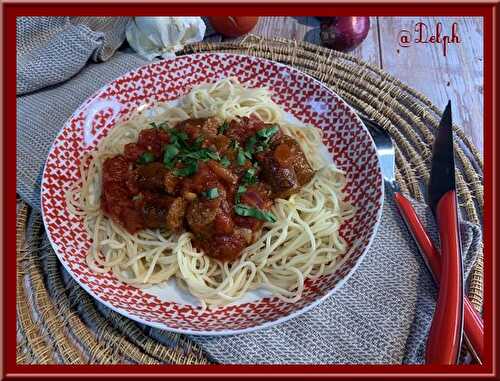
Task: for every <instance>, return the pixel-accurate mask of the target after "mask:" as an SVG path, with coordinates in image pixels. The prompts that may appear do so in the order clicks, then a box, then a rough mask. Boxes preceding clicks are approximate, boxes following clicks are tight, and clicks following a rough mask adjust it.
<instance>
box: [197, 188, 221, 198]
mask: <svg viewBox="0 0 500 381" xmlns="http://www.w3.org/2000/svg"><path fill="white" fill-rule="evenodd" d="M201 194H202V195H203V196H205V197H206V198H208V199H209V200H213V199H214V198H217V197H219V189H217V188H210V189H209V190H207V191H206V192H202V193H201Z"/></svg>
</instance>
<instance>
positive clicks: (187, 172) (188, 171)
mask: <svg viewBox="0 0 500 381" xmlns="http://www.w3.org/2000/svg"><path fill="white" fill-rule="evenodd" d="M196 171H198V163H197V162H196V161H191V162H189V163H188V164H187V165H186V166H185V167H183V168H178V169H176V170H174V175H175V176H179V177H185V176H191V175H194V174H195V173H196Z"/></svg>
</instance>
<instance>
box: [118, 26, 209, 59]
mask: <svg viewBox="0 0 500 381" xmlns="http://www.w3.org/2000/svg"><path fill="white" fill-rule="evenodd" d="M205 30H206V26H205V23H204V22H203V20H202V19H201V17H134V18H133V19H131V20H130V21H129V23H128V25H127V30H126V35H127V41H128V43H129V44H130V46H131V47H132V49H134V50H135V51H136V52H137V53H139V54H140V55H141V56H142V57H144V58H146V59H148V60H150V61H151V60H152V59H153V58H155V57H162V58H172V57H175V52H177V51H179V50H181V49H182V48H183V47H184V45H185V44H191V43H194V42H199V41H201V40H203V37H204V36H205Z"/></svg>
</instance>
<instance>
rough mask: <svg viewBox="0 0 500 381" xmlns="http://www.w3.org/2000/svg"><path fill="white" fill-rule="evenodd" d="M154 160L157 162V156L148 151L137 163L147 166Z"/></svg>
mask: <svg viewBox="0 0 500 381" xmlns="http://www.w3.org/2000/svg"><path fill="white" fill-rule="evenodd" d="M154 160H155V155H153V153H152V152H149V151H146V152H144V153H143V154H142V155H141V156H139V159H137V162H138V163H139V164H147V163H151V162H152V161H154Z"/></svg>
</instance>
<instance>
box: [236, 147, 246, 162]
mask: <svg viewBox="0 0 500 381" xmlns="http://www.w3.org/2000/svg"><path fill="white" fill-rule="evenodd" d="M245 161H247V159H246V157H245V152H244V151H243V150H242V149H241V148H240V149H239V150H238V154H237V155H236V162H237V163H238V165H243V164H245Z"/></svg>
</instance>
